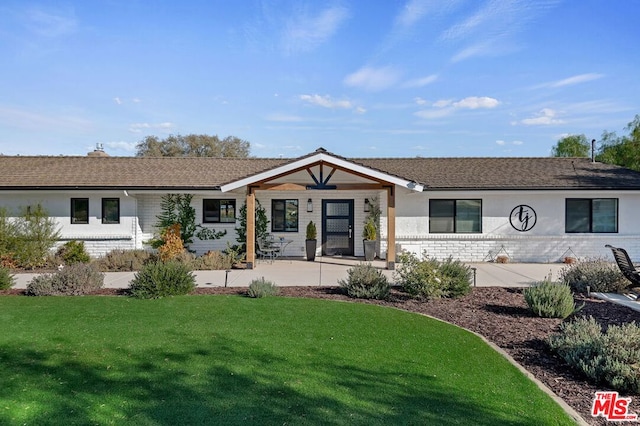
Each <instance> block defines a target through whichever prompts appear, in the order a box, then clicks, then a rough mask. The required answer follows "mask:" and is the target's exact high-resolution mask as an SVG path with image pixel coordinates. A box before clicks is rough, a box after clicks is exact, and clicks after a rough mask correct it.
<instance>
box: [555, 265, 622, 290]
mask: <svg viewBox="0 0 640 426" xmlns="http://www.w3.org/2000/svg"><path fill="white" fill-rule="evenodd" d="M560 279H561V280H562V281H564V282H566V283H567V284H569V286H570V287H571V290H573V291H574V292H576V293H587V287H590V290H591V291H595V292H602V293H617V292H619V291H621V290H624V289H625V288H627V287H628V286H629V284H630V283H629V282H628V281H627V280H626V279H625V278H624V276H623V275H622V273H621V272H620V269H618V267H617V266H616V265H615V264H614V263H611V262H607V261H606V260H603V259H592V260H587V261H584V262H578V263H574V264H572V265H569V266H567V267H566V268H564V269H563V270H562V271H561V272H560Z"/></svg>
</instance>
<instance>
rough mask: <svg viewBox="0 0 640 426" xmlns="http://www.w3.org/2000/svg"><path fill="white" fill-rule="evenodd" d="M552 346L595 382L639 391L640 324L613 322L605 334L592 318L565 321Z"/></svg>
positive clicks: (630, 391) (551, 339)
mask: <svg viewBox="0 0 640 426" xmlns="http://www.w3.org/2000/svg"><path fill="white" fill-rule="evenodd" d="M548 342H549V346H550V347H551V349H552V350H553V351H554V352H556V353H558V355H560V356H561V357H562V358H563V359H564V360H565V361H566V362H567V364H569V365H570V366H571V367H573V368H575V369H577V370H579V371H581V372H582V373H584V374H585V375H586V376H587V377H589V378H590V379H591V380H592V381H593V382H594V383H595V384H598V385H607V386H610V387H612V388H613V389H615V390H617V391H619V392H625V393H635V394H637V393H640V327H639V326H638V325H636V323H635V322H632V323H629V324H624V325H621V326H618V325H612V326H610V327H609V328H608V329H607V331H606V332H605V333H603V332H602V327H601V326H600V325H599V324H598V323H597V322H596V321H595V319H593V317H589V318H578V319H576V320H574V321H572V322H568V323H564V324H562V326H561V330H560V333H559V334H555V335H552V336H551V337H550V338H549V340H548Z"/></svg>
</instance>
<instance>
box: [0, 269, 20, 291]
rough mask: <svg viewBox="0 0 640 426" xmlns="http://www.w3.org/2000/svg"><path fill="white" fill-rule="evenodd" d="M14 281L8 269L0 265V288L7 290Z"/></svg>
mask: <svg viewBox="0 0 640 426" xmlns="http://www.w3.org/2000/svg"><path fill="white" fill-rule="evenodd" d="M15 283H16V279H15V277H14V276H13V275H12V274H11V272H10V271H9V269H7V268H5V267H2V266H0V290H9V289H10V288H11V287H13V285H14V284H15Z"/></svg>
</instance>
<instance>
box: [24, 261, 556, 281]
mask: <svg viewBox="0 0 640 426" xmlns="http://www.w3.org/2000/svg"><path fill="white" fill-rule="evenodd" d="M359 262H360V261H359V260H358V259H353V258H336V257H316V260H315V261H313V262H307V261H305V260H300V259H282V260H275V261H274V262H272V263H268V262H260V263H258V264H257V266H256V268H255V269H232V270H230V271H228V272H227V271H195V272H194V275H195V276H196V282H197V285H198V287H224V286H225V285H226V286H227V287H248V286H249V283H250V282H251V281H252V280H254V279H257V278H261V277H264V278H265V279H266V280H269V281H272V282H274V283H275V284H277V285H278V286H281V287H284V286H336V285H338V281H339V280H344V279H346V278H347V270H348V269H349V268H350V267H352V266H354V265H357V264H358V263H359ZM372 264H373V265H374V266H375V267H377V268H379V269H380V270H381V271H382V272H383V273H384V274H385V275H386V276H387V277H389V279H390V280H391V281H394V278H393V277H394V271H389V270H386V269H385V266H386V264H385V262H384V261H381V260H376V261H374V262H372ZM470 266H471V267H472V268H474V270H475V285H477V286H478V287H488V286H499V287H526V286H529V285H531V284H533V283H535V282H538V281H542V280H543V279H544V278H546V277H551V279H557V278H558V273H559V271H560V270H561V269H562V268H563V267H564V265H562V264H559V263H555V264H554V263H549V264H544V263H512V264H499V263H475V264H471V265H470ZM35 275H36V274H16V275H15V277H16V282H17V283H16V285H15V287H14V288H26V286H27V284H28V283H29V281H31V279H32V278H33V277H34V276H35ZM134 276H135V272H108V273H106V274H105V279H104V282H105V287H107V288H127V287H129V282H130V281H131V280H132V279H133V278H134Z"/></svg>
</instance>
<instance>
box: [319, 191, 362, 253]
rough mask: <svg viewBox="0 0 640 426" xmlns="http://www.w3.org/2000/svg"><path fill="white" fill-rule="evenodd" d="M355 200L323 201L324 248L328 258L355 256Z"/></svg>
mask: <svg viewBox="0 0 640 426" xmlns="http://www.w3.org/2000/svg"><path fill="white" fill-rule="evenodd" d="M353 237H354V235H353V200H322V247H323V254H325V255H327V256H353V254H354V252H353Z"/></svg>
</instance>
